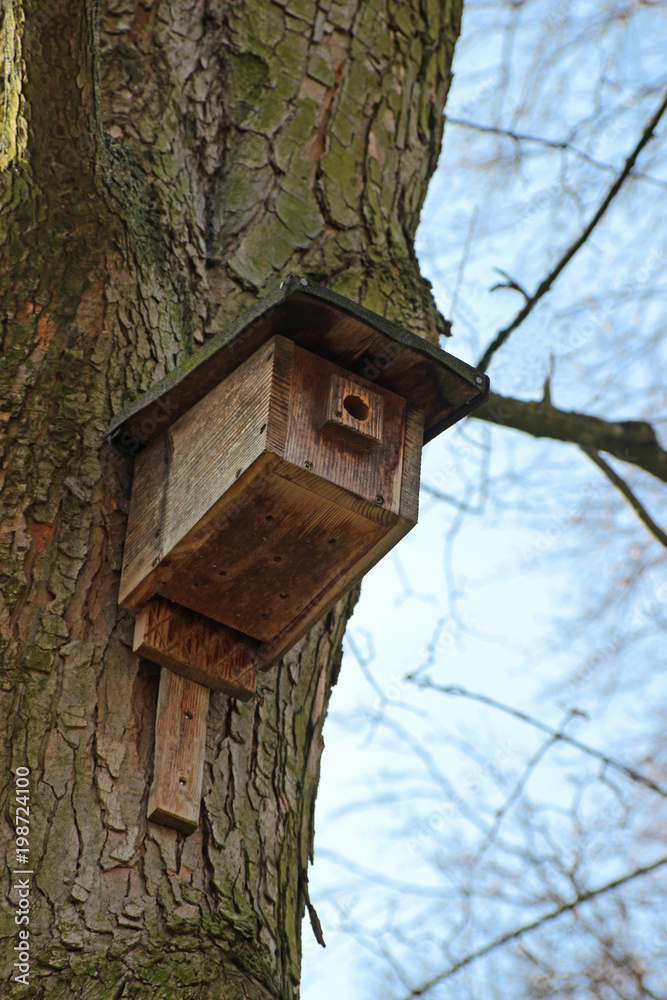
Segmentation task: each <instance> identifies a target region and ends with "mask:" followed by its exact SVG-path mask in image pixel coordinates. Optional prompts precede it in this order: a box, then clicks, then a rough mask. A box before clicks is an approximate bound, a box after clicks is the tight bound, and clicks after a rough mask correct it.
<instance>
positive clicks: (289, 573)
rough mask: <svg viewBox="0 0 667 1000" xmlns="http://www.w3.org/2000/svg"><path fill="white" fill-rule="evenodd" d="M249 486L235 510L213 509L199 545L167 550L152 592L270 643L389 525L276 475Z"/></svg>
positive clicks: (186, 545)
mask: <svg viewBox="0 0 667 1000" xmlns="http://www.w3.org/2000/svg"><path fill="white" fill-rule="evenodd" d="M311 477H313V474H312V473H311ZM313 478H314V477H313ZM248 489H249V490H250V496H251V501H249V502H248V504H247V506H246V507H245V508H243V510H242V512H241V511H240V510H239V508H238V507H236V506H235V507H234V509H233V511H232V516H229V513H230V512H229V511H226V510H225V508H224V507H222V508H221V509H219V511H218V516H217V517H216V518H215V519H213V520H212V521H211V522H210V523H209V529H210V539H209V541H208V542H207V543H206V545H205V546H200V545H196V546H195V545H190V544H188V539H184V541H183V543H182V544H183V545H184V546H185V548H184V549H182V548H181V546H178V547H177V548H176V549H175V550H174V552H173V553H172V555H171V558H170V560H169V569H170V572H169V578H168V579H163V580H161V581H160V582H159V584H158V587H157V592H158V593H159V594H161V595H162V596H163V597H167V598H169V599H170V600H172V601H176V602H177V603H179V604H182V605H184V606H185V607H187V608H192V610H194V611H198V612H199V613H200V614H203V615H206V616H207V617H209V618H213V619H214V620H215V621H218V622H222V623H223V624H225V625H228V626H229V627H230V628H234V629H237V630H239V631H241V632H244V633H245V634H246V635H249V636H253V637H254V638H255V639H259V640H260V641H262V642H269V641H271V640H272V639H273V638H274V637H275V636H276V635H277V634H279V633H280V632H282V631H283V630H284V629H286V628H288V627H289V626H290V624H291V622H292V621H293V620H294V619H295V618H297V617H298V615H299V614H300V613H301V611H302V610H303V608H304V607H305V606H306V605H308V604H309V602H310V601H311V600H312V598H313V596H314V595H316V594H319V593H320V591H321V590H322V589H327V588H328V587H329V586H330V585H331V583H332V582H333V581H334V580H335V579H336V578H337V577H338V575H339V574H340V571H341V567H348V566H350V565H351V564H353V563H354V562H356V561H357V559H359V558H360V557H361V556H362V555H363V554H364V553H365V552H367V551H368V550H369V549H371V548H372V547H373V546H374V545H375V543H376V542H377V541H378V540H379V539H380V538H381V537H382V535H383V534H386V532H387V530H388V528H387V527H386V526H384V525H382V524H378V523H377V522H376V521H370V520H368V518H366V517H364V516H363V515H360V514H357V513H355V512H354V511H352V510H350V509H349V508H348V507H346V506H342V505H341V504H339V503H336V502H335V501H334V500H331V499H327V498H325V497H322V496H320V495H319V494H318V493H313V492H312V491H311V490H309V489H306V488H304V487H303V486H301V485H299V484H298V483H294V482H291V481H290V480H288V479H284V478H283V477H282V476H279V475H276V474H275V473H271V474H270V475H268V476H266V477H264V478H263V479H262V480H261V482H260V483H255V485H254V488H252V486H250V487H246V490H248ZM243 495H247V494H243ZM393 521H394V522H395V521H396V515H394V516H393ZM165 576H166V574H165Z"/></svg>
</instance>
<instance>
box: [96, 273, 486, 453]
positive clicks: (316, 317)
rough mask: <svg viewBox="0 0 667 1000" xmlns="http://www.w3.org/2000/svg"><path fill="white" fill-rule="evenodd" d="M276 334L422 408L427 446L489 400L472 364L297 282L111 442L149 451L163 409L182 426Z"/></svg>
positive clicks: (258, 308)
mask: <svg viewBox="0 0 667 1000" xmlns="http://www.w3.org/2000/svg"><path fill="white" fill-rule="evenodd" d="M276 334H279V335H282V336H285V337H288V338H289V339H291V340H293V341H294V342H295V343H296V344H298V345H299V346H300V347H303V348H305V349H306V350H309V351H313V352H314V353H315V354H318V355H320V356H322V357H324V358H328V359H329V360H330V361H333V362H336V363H338V364H340V365H342V366H343V367H345V368H346V369H347V370H349V371H351V372H353V373H354V374H355V375H360V376H361V377H362V378H366V379H368V380H370V381H371V382H375V383H376V384H378V385H382V386H384V387H386V388H388V389H390V390H391V391H393V392H395V393H397V394H399V395H401V396H403V397H404V398H406V399H411V400H413V401H414V402H416V403H418V404H420V405H421V406H423V407H424V410H425V440H427V441H429V440H431V438H433V437H434V436H435V435H436V434H438V433H440V431H442V430H444V429H445V427H448V426H450V425H451V424H452V423H455V422H456V421H457V420H459V419H461V417H462V416H465V415H466V414H467V413H470V412H472V411H473V410H474V409H475V408H476V407H477V406H481V405H482V404H483V403H484V402H485V400H486V398H487V396H488V388H489V381H488V378H487V377H486V376H485V375H483V374H482V373H480V372H478V371H476V369H474V368H472V367H471V366H470V365H467V364H465V362H463V361H460V360H459V359H458V358H455V357H453V356H452V355H451V354H447V353H446V352H445V351H441V350H440V349H439V348H437V347H435V346H434V345H433V344H429V343H427V342H425V341H424V340H421V339H420V338H419V337H415V336H414V334H412V333H410V332H409V331H408V330H406V329H404V328H402V327H399V326H397V325H396V324H395V323H391V322H390V321H388V320H387V319H385V318H384V317H382V316H379V315H377V313H373V312H371V311H370V310H368V309H365V308H364V307H363V306H359V305H357V303H355V302H351V301H350V300H349V299H346V298H344V297H343V296H342V295H339V294H337V293H336V292H333V291H331V290H330V289H327V288H322V286H320V285H318V284H317V283H316V282H314V281H311V280H305V279H302V278H300V277H296V276H290V277H288V278H287V279H286V280H285V281H284V282H283V284H282V286H281V288H280V289H277V290H276V291H275V292H273V293H272V294H271V295H269V296H267V297H266V298H265V299H262V300H260V301H259V302H257V303H256V304H255V306H254V307H253V308H252V309H250V310H248V312H246V313H244V314H243V315H242V316H240V317H238V319H237V320H235V322H234V323H232V324H231V326H230V327H228V328H227V329H226V330H224V331H222V332H221V333H220V334H219V335H218V336H217V337H216V338H215V339H214V340H212V341H211V342H210V343H209V344H207V345H206V348H205V349H203V350H202V351H201V352H200V356H199V359H198V362H197V364H196V365H195V366H194V367H193V366H192V365H189V366H188V368H187V369H186V370H183V371H180V372H178V371H177V372H174V373H172V374H171V375H169V376H168V378H166V379H165V380H164V381H163V382H161V383H160V384H159V385H157V386H156V387H155V389H153V390H151V392H149V393H146V394H145V396H143V397H142V398H141V399H139V400H137V401H136V403H134V404H133V405H132V406H130V407H128V408H127V410H126V411H124V412H123V413H121V414H119V415H118V417H116V418H115V420H114V422H113V424H112V427H111V430H110V437H111V439H112V440H113V441H114V442H115V443H116V444H117V445H118V446H119V447H121V448H126V449H128V450H131V451H133V450H134V449H136V448H137V447H142V446H143V445H145V444H146V443H148V442H149V441H150V440H152V439H153V438H154V437H155V435H156V433H159V431H160V428H159V427H158V428H154V427H153V424H154V423H155V421H154V420H153V418H152V414H153V412H154V411H155V409H156V408H157V407H160V406H161V405H163V404H164V402H165V401H167V404H168V406H167V411H166V412H165V410H164V406H163V411H162V412H163V413H164V417H162V416H161V419H164V421H165V423H166V422H173V421H175V420H177V419H178V418H179V416H180V415H181V414H183V413H184V412H186V411H187V410H188V408H189V407H191V406H192V405H193V403H194V402H196V401H197V400H198V399H201V397H202V396H203V395H205V394H206V393H207V392H209V391H210V390H211V389H212V388H213V387H214V386H215V385H216V384H217V383H219V382H220V381H221V380H222V379H224V378H226V377H227V375H228V374H229V373H230V372H232V371H233V370H234V368H236V367H237V366H238V365H240V364H242V363H243V362H244V361H245V360H246V359H247V358H248V357H250V355H251V354H252V353H253V352H254V351H256V350H257V349H258V348H259V347H261V346H262V344H264V343H265V342H266V341H267V340H268V339H269V338H270V337H272V336H274V335H276ZM147 422H148V424H147ZM165 423H162V425H161V426H162V427H164V426H165ZM147 426H148V427H149V428H150V429H149V430H148V431H147V430H146V427H147Z"/></svg>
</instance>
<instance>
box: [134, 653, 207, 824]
mask: <svg viewBox="0 0 667 1000" xmlns="http://www.w3.org/2000/svg"><path fill="white" fill-rule="evenodd" d="M208 702H209V690H208V688H207V687H203V686H202V685H201V684H195V682H194V681H189V680H187V678H185V677H181V676H180V675H179V674H174V673H172V671H171V670H167V669H166V668H164V667H163V668H162V671H161V674H160V690H159V693H158V701H157V714H156V716H155V764H154V771H153V784H152V786H151V790H150V793H149V796H148V819H149V820H152V821H153V822H154V823H160V824H162V826H170V827H173V828H174V829H175V830H180V831H181V832H182V833H186V834H187V833H192V832H193V830H196V829H197V826H198V825H199V806H200V800H201V789H202V779H203V769H204V749H205V744H206V719H207V716H208Z"/></svg>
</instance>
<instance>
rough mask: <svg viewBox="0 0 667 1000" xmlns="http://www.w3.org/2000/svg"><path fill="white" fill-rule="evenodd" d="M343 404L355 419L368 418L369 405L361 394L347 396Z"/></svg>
mask: <svg viewBox="0 0 667 1000" xmlns="http://www.w3.org/2000/svg"><path fill="white" fill-rule="evenodd" d="M343 406H344V407H345V409H346V410H347V412H348V413H349V414H350V416H351V417H354V419H355V420H368V407H367V406H366V404H365V403H364V401H363V399H361V397H360V396H346V397H345V399H344V400H343Z"/></svg>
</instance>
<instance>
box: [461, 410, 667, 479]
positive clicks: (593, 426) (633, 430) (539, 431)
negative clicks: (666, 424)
mask: <svg viewBox="0 0 667 1000" xmlns="http://www.w3.org/2000/svg"><path fill="white" fill-rule="evenodd" d="M471 417H474V418H475V419H476V420H486V421H488V422H489V423H492V424H500V425H501V426H503V427H512V428H514V430H518V431H524V432H525V433H526V434H531V435H532V436H533V437H538V438H541V437H547V438H553V439H554V440H556V441H567V442H569V443H570V444H577V445H579V446H580V447H581V448H591V449H593V450H595V451H606V452H607V453H608V454H609V455H613V456H614V458H619V459H621V461H623V462H628V463H629V464H630V465H636V466H637V467H638V468H640V469H644V470H645V471H646V472H650V473H651V475H652V476H655V477H656V478H657V479H660V480H661V481H662V482H663V483H667V451H665V449H664V448H662V447H661V445H660V442H659V441H658V439H657V437H656V434H655V431H654V430H653V428H652V426H651V425H650V424H649V423H647V422H646V421H645V420H602V419H601V418H600V417H593V416H589V415H588V414H586V413H576V412H573V411H570V410H559V409H557V408H556V407H555V406H552V405H551V402H550V401H549V400H548V399H544V400H540V401H537V400H528V401H526V400H522V399H513V398H512V397H511V396H499V395H497V394H496V393H491V395H490V396H489V402H488V403H487V405H486V406H484V407H482V409H481V410H477V411H476V412H475V413H472V414H471Z"/></svg>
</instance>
